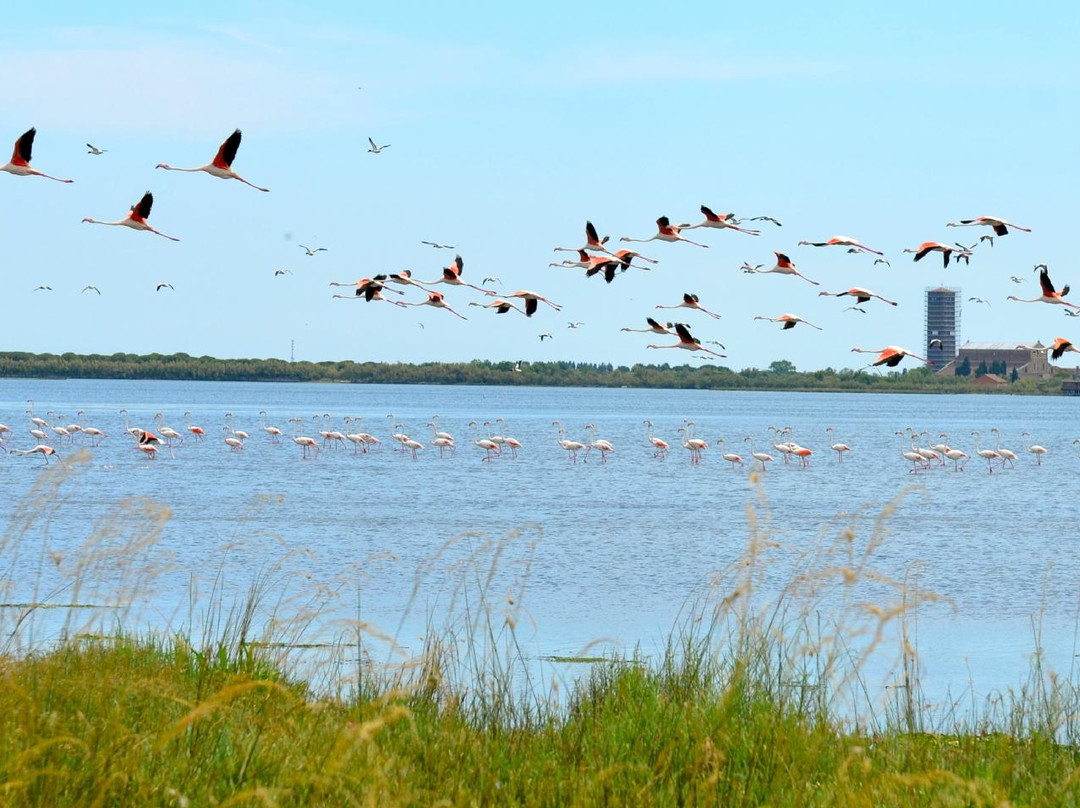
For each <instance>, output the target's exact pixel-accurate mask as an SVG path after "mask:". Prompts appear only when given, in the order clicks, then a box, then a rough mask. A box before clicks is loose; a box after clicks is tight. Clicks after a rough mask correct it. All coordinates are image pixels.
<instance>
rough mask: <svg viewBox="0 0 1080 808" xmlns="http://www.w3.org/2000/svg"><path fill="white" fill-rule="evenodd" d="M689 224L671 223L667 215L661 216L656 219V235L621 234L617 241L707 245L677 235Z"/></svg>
mask: <svg viewBox="0 0 1080 808" xmlns="http://www.w3.org/2000/svg"><path fill="white" fill-rule="evenodd" d="M689 226H690V225H688V224H672V223H671V220H670V219H668V217H667V216H661V217H660V218H659V219H657V220H656V235H654V236H649V238H630V237H629V236H623V237H622V238H620V239H619V241H637V242H646V241H672V242H674V241H684V242H686V243H687V244H693V245H694V246H695V247H706V248H707V247H708V246H709V245H708V244H698V242H696V241H691V240H690V239H688V238H686V237H685V236H681V235H679V231H680V230H685V229H686V228H688V227H689Z"/></svg>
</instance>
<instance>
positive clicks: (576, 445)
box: [474, 421, 588, 463]
mask: <svg viewBox="0 0 1080 808" xmlns="http://www.w3.org/2000/svg"><path fill="white" fill-rule="evenodd" d="M474 423H475V422H474ZM551 425H552V426H554V427H558V429H557V430H556V435H555V440H556V441H558V443H559V446H561V447H562V448H563V449H565V450H566V459H567V460H573V461H574V462H575V463H577V453H578V452H580V451H581V450H582V449H587V448H588V447H587V446H586V445H585V444H584V443H582V442H581V441H577V440H569V439H567V438H566V437H564V436H565V435H566V430H565V429H564V428H563V425H562V424H560V423H559V422H558V421H552V422H551Z"/></svg>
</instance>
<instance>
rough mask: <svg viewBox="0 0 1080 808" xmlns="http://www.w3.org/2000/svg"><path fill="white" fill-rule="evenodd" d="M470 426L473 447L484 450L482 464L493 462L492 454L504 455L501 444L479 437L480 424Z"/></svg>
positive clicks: (471, 423) (470, 422)
mask: <svg viewBox="0 0 1080 808" xmlns="http://www.w3.org/2000/svg"><path fill="white" fill-rule="evenodd" d="M469 426H470V427H472V431H473V434H472V439H473V445H474V446H479V447H480V448H481V449H483V450H484V457H483V458H482V460H481V461H480V462H485V461H487V460H491V453H492V452H494V453H495V455H496V456H498V455H500V454H502V447H501V446H499V444H497V443H496V442H495V441H493V440H491V439H490V438H481V437H480V436H479V432H480V425H479V424H478V423H476V421H469ZM564 448H565V447H564ZM582 448H585V447H584V446H583V447H582ZM575 462H576V455H575Z"/></svg>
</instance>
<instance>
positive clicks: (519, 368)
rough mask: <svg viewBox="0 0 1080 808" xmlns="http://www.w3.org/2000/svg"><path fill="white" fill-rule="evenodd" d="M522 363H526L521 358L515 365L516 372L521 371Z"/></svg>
mask: <svg viewBox="0 0 1080 808" xmlns="http://www.w3.org/2000/svg"><path fill="white" fill-rule="evenodd" d="M522 364H524V360H523V359H519V360H518V361H517V363H516V364H515V365H514V372H515V373H521V366H522Z"/></svg>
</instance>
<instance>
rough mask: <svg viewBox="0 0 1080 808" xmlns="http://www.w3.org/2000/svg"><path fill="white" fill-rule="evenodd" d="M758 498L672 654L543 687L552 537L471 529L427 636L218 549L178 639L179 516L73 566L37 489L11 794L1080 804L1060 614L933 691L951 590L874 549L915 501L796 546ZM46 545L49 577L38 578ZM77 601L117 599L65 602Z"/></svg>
mask: <svg viewBox="0 0 1080 808" xmlns="http://www.w3.org/2000/svg"><path fill="white" fill-rule="evenodd" d="M78 473H79V471H78V466H77V465H76V467H75V468H74V470H70V471H66V472H63V471H60V472H58V471H49V472H48V473H43V474H42V475H41V478H40V480H39V483H38V488H37V489H36V490H35V498H34V501H35V502H38V503H42V502H44V503H58V504H57V507H59V506H60V504H62V503H63V502H64V497H65V496H67V495H68V494H69V489H70V487H71V486H73V485H75V484H77V482H78ZM755 490H756V494H755V495H754V497H753V499H752V501H751V502H750V504H749V505H748V516H749V518H750V525H751V529H750V530H749V533H748V539H747V545H746V548H745V550H744V552H743V554H742V556H741V558H740V559H739V560H738V562H737V563H735V564H733V565H732V566H731V567H729V568H727V569H724V570H721V571H718V572H717V573H716V574H715V576H714V578H713V580H712V581H711V583H710V585H709V586H708V588H707V589H706V590H705V591H703V592H702V593H700V595H698V596H696V597H694V598H693V599H691V600H688V601H687V603H686V605H685V608H684V609H683V611H682V612H681V614H680V616H679V619H678V621H677V623H676V624H675V625H674V626H673V627H672V631H671V634H670V639H669V640H668V642H667V645H666V648H665V649H663V650H662V652H660V653H659V654H658V655H656V656H649V655H647V654H645V653H644V652H643V651H641V650H638V651H636V652H634V653H631V654H629V655H625V656H621V657H615V656H611V655H609V656H607V657H606V658H605V659H604V660H603V661H602V662H599V663H595V664H589V665H582V664H566V665H564V666H562V669H563V670H579V671H584V673H582V674H581V676H580V678H579V679H570V680H567V678H566V676H567V674H564V675H563V678H559V677H558V676H556V677H554V678H553V679H552V680H551V681H550V683H548V684H545V680H546V677H547V675H548V674H549V673H551V672H552V671H554V670H557V669H559V666H558V665H555V664H551V663H548V664H547V665H546V666H545V665H544V664H541V663H539V662H538V660H536V659H534V658H530V656H529V655H528V654H527V653H525V652H524V651H523V648H522V645H523V644H522V642H521V639H520V632H521V629H522V625H523V623H524V624H527V623H528V613H527V612H526V611H525V609H524V606H523V604H524V601H525V598H526V595H527V583H528V580H529V575H530V569H531V564H532V560H533V557H534V554H535V551H536V549H537V547H538V546H541V544H540V543H541V542H542V534H541V532H540V530H539V528H536V527H530V528H527V529H523V530H521V531H518V532H514V533H512V534H510V535H508V536H504V537H499V538H494V537H490V536H486V535H483V534H468V535H466V536H462V537H458V538H456V539H454V540H452V541H450V542H447V543H446V544H445V545H443V547H441V548H440V549H439V550H438V551H437V552H436V553H435V554H433V556H432V557H431V558H430V559H429V560H428V561H427V562H426V563H425V564H423V565H421V566H420V568H419V569H418V570H417V574H416V579H415V584H414V587H413V590H412V597H411V599H410V607H409V608H410V609H419V608H421V607H420V603H421V596H422V592H423V590H424V587H425V586H426V585H427V584H428V583H429V582H430V580H431V578H432V577H435V575H436V573H437V575H438V577H439V578H440V579H441V581H442V583H441V586H442V587H443V590H442V591H441V592H440V593H439V594H440V598H441V600H440V608H439V611H438V614H441V615H444V617H438V618H437V617H436V611H435V610H434V609H432V610H430V612H429V614H428V628H427V631H426V633H425V637H424V641H423V646H422V648H421V649H420V650H419V652H417V653H408V651H407V649H405V648H404V647H403V646H401V645H399V644H398V643H397V642H396V641H395V639H394V638H395V637H396V636H397V635H398V634H400V630H399V628H400V627H391V629H390V630H379V629H377V628H375V627H372V626H370V625H368V624H367V623H366V622H365V621H364V620H363V619H362V618H363V608H362V606H363V586H362V584H357V585H356V589H355V590H351V589H350V585H349V584H350V582H347V581H346V582H334V583H332V584H330V585H326V586H320V587H317V588H315V589H314V590H313V591H312V592H311V593H308V594H306V595H304V596H299V595H297V594H296V593H295V592H291V591H289V590H287V588H286V587H284V586H283V585H282V576H284V575H287V569H286V567H285V566H284V565H283V563H282V562H275V563H271V564H270V565H269V566H267V567H266V568H264V569H263V571H262V572H261V573H260V574H258V575H256V576H255V577H254V579H253V580H252V581H251V582H250V583H249V584H248V585H247V588H245V589H243V590H241V591H235V590H233V589H231V588H229V587H228V586H227V585H226V584H227V582H226V581H225V580H224V577H225V573H224V570H225V569H226V567H225V566H224V565H221V566H219V567H218V568H217V574H216V575H215V576H214V577H213V580H212V582H211V584H210V586H209V589H208V591H207V592H205V593H204V594H203V595H202V596H201V598H199V597H196V595H195V594H194V593H195V589H196V587H194V586H193V587H191V591H192V592H193V594H192V601H191V603H190V604H189V606H188V609H187V614H186V616H184V617H183V618H182V619H180V620H178V621H177V624H176V625H175V627H174V628H173V629H172V630H170V631H168V632H161V631H154V632H150V631H145V630H143V633H141V634H140V633H138V632H139V631H140V630H141V629H140V627H139V625H137V624H136V622H134V621H136V620H137V619H138V618H139V614H140V613H139V610H138V609H137V608H135V604H137V603H140V602H144V601H145V600H146V598H147V594H148V592H150V591H152V589H153V587H154V585H155V583H156V581H157V580H158V578H159V576H160V575H161V571H162V569H167V568H168V567H169V564H170V560H169V558H168V555H167V554H164V553H162V552H161V550H160V548H159V547H158V545H157V538H158V536H159V535H160V532H161V528H162V526H163V525H164V523H165V520H166V519H167V518H168V513H167V510H165V509H162V508H160V507H159V506H155V505H153V504H152V503H130V504H126V505H121V506H120V508H119V510H118V511H117V514H116V515H115V517H111V518H110V519H107V520H105V521H103V522H102V523H100V524H99V525H95V526H93V528H92V529H91V530H90V537H89V538H88V539H87V541H86V542H85V543H84V545H83V546H82V548H81V549H80V550H79V551H77V552H75V551H73V552H71V553H68V554H66V555H63V554H62V555H61V557H60V558H59V559H57V558H56V557H55V554H56V553H57V551H56V550H55V549H51V548H52V546H51V543H50V541H49V539H48V535H47V530H44V528H43V526H45V525H47V523H48V518H49V508H50V507H53V506H52V505H51V504H45V505H43V506H40V505H39V506H36V508H37V510H38V512H37V513H33V514H31V513H20V514H19V515H18V516H17V517H16V518H15V519H14V520H12V523H11V528H10V529H9V530H8V532H7V534H5V536H4V537H3V546H2V548H0V549H2V550H3V555H2V556H0V558H2V559H3V564H4V566H3V568H2V569H3V570H4V574H3V575H2V576H0V582H2V584H3V592H4V593H5V601H4V605H0V629H2V630H3V631H4V636H5V637H6V638H7V640H6V645H5V647H4V651H3V654H2V656H0V804H2V805H11V806H66V805H72V806H95V805H102V806H104V805H162V806H196V805H198V806H201V805H222V806H227V805H281V806H293V805H370V806H383V805H550V806H563V805H635V806H636V805H688V804H693V805H715V806H729V805H763V804H769V805H798V806H815V805H822V806H825V805H829V806H832V805H851V806H882V805H905V806H906V805H913V806H915V805H927V806H929V805H957V806H969V805H995V806H997V805H1007V804H1025V805H1027V804H1039V805H1056V804H1060V805H1074V804H1076V803H1077V802H1078V801H1080V766H1078V760H1077V752H1076V741H1077V734H1076V729H1077V727H1076V716H1077V715H1078V707H1080V698H1078V695H1077V690H1076V687H1075V684H1074V683H1073V682H1072V681H1071V680H1070V678H1069V677H1060V676H1057V675H1056V674H1054V673H1053V672H1051V671H1048V670H1046V668H1045V664H1044V660H1043V659H1042V655H1041V653H1040V652H1039V650H1038V648H1039V636H1040V634H1039V628H1038V622H1037V620H1036V622H1035V623H1034V624H1033V629H1034V637H1035V643H1036V652H1035V654H1034V655H1033V657H1032V666H1031V670H1030V673H1029V676H1028V677H1027V679H1026V680H1025V681H1024V682H1023V683H1022V684H1021V685H1020V686H1019V687H1018V688H1017V689H1015V690H1010V691H1007V692H1004V693H998V694H995V695H993V696H991V697H990V698H989V699H987V700H986V701H985V702H980V701H978V700H976V699H975V698H974V691H973V690H972V692H971V693H970V694H969V699H968V700H967V701H965V700H959V699H958V700H957V701H956V702H955V703H952V704H950V705H949V708H948V709H946V710H945V711H944V712H941V711H936V712H935V711H933V710H930V709H928V708H927V707H926V705H925V699H924V696H923V695H922V692H921V686H920V672H919V660H918V655H917V646H918V617H919V614H920V612H921V611H922V610H925V609H926V608H938V607H940V606H942V605H945V606H947V602H945V601H942V600H941V599H940V598H938V597H937V596H935V595H934V594H933V593H929V592H926V591H924V590H923V589H922V588H921V587H920V585H919V580H918V572H919V570H918V568H917V567H912V568H910V569H909V570H908V571H907V574H906V575H905V576H903V577H902V578H900V579H895V578H893V577H890V576H888V575H885V574H883V573H882V572H880V571H879V570H878V569H877V568H876V566H875V554H876V553H877V552H878V550H879V549H880V548H881V546H882V544H883V543H884V542H885V541H886V540H887V536H888V529H889V522H890V515H891V514H892V513H893V512H894V510H895V509H896V508H897V507H899V506H900V503H901V501H902V499H903V496H910V495H912V494H911V492H908V493H905V494H904V495H902V496H901V498H900V499H898V500H897V501H896V502H893V503H890V504H888V505H886V506H885V507H884V508H883V509H881V511H880V513H877V514H870V513H858V514H854V515H841V516H838V517H837V519H836V520H835V522H834V523H833V524H831V525H829V526H827V527H826V529H825V530H824V531H823V533H822V535H821V536H819V537H818V539H817V540H816V541H814V542H811V543H810V545H809V547H810V549H797V548H793V547H790V546H787V545H785V544H784V543H782V542H780V541H778V540H777V538H776V537H775V536H774V535H773V534H772V532H771V530H770V526H769V512H768V507H767V503H766V501H765V499H764V496H763V495H762V494H761V492H760V490H757V489H755ZM31 539H33V540H32V541H31ZM38 541H41V543H42V548H41V549H40V551H38V548H37V547H33V550H34V551H35V552H37V555H33V556H30V559H31V563H30V565H29V566H30V568H31V569H35V570H37V574H38V580H37V581H33V582H30V583H29V584H27V583H26V582H24V580H23V579H22V578H19V579H18V580H16V575H15V573H14V572H13V571H14V570H15V569H17V568H19V569H25V568H26V564H22V566H21V567H20V561H21V560H22V559H21V553H23V552H29V551H30V550H31V548H32V545H33V544H34V543H36V542H38ZM352 583H354V584H355V583H356V582H355V581H354V582H352ZM350 591H355V598H356V604H357V605H356V616H355V619H354V620H352V621H349V622H348V623H347V624H342V623H340V622H338V623H336V624H334V625H333V626H331V627H329V631H330V632H332V635H333V637H334V639H333V641H331V642H328V643H327V642H325V641H324V640H323V639H322V638H323V635H324V633H325V631H326V628H325V627H323V626H322V625H321V624H320V620H319V616H320V614H322V613H323V609H322V607H321V604H326V603H328V602H329V599H331V598H340V597H342V596H344V594H345V593H346V592H350ZM286 592H288V594H285V593H286ZM8 596H10V598H9V597H8ZM60 604H64V605H67V606H69V607H70V606H71V605H73V604H74V605H76V606H93V607H95V608H90V609H82V608H66V609H63V610H57V609H52V608H49V607H54V606H57V605H60ZM57 613H64V615H65V616H64V617H63V618H62V619H57V618H54V617H53V614H57ZM403 621H404V618H403ZM313 655H314V656H315V657H317V658H318V659H319V660H320V664H319V665H318V666H317V667H315V668H313V667H312V666H311V665H310V663H309V660H310V658H311V657H312V656H313ZM882 655H885V656H886V658H887V660H888V662H887V664H886V665H885V666H884V667H887V668H889V669H891V670H892V675H891V677H890V679H889V681H888V682H886V683H881V682H879V681H877V680H878V678H879V676H878V673H877V671H878V670H879V669H880V667H881V666H877V667H875V662H874V660H875V659H877V658H880V657H881V656H882ZM313 672H314V675H312V674H313ZM882 684H884V685H885V686H884V687H882ZM882 693H884V694H886V695H884V696H882ZM968 702H970V703H968ZM961 704H966V705H967V706H965V707H961V706H960V705H961Z"/></svg>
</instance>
